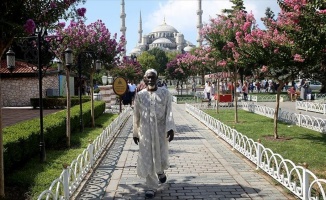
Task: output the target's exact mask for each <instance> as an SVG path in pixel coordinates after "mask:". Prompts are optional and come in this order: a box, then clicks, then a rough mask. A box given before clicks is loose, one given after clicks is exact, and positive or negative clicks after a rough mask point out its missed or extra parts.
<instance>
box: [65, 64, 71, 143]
mask: <svg viewBox="0 0 326 200" xmlns="http://www.w3.org/2000/svg"><path fill="white" fill-rule="evenodd" d="M69 85H70V69H67V70H66V91H67V119H66V143H67V147H68V148H70V107H71V102H70V87H69Z"/></svg>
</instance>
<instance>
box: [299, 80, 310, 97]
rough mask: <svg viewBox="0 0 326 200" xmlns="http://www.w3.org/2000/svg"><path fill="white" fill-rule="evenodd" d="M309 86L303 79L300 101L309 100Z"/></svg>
mask: <svg viewBox="0 0 326 200" xmlns="http://www.w3.org/2000/svg"><path fill="white" fill-rule="evenodd" d="M308 86H309V84H308V82H307V81H306V79H302V80H301V83H300V99H302V100H307V88H308Z"/></svg>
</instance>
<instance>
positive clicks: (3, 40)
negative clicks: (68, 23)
mask: <svg viewBox="0 0 326 200" xmlns="http://www.w3.org/2000/svg"><path fill="white" fill-rule="evenodd" d="M84 2H85V0H63V1H62V0H60V1H59V0H29V1H12V0H1V1H0V13H1V17H0V58H1V59H2V58H3V55H4V53H5V51H6V49H8V48H9V47H10V45H11V44H12V42H13V40H14V38H15V37H22V36H29V35H32V34H34V31H35V29H36V28H38V29H40V28H47V29H51V28H53V27H54V26H55V25H56V23H57V21H58V20H59V19H68V18H74V17H75V16H76V15H77V12H78V11H79V12H80V11H82V10H83V9H82V8H79V9H78V8H77V7H78V5H79V4H82V3H84ZM0 102H1V95H0ZM1 118H2V116H1V112H0V121H1ZM2 141H3V140H2V125H1V123H0V197H4V196H5V191H4V174H3V167H4V166H3V143H2Z"/></svg>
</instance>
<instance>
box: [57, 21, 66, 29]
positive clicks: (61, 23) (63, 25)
mask: <svg viewBox="0 0 326 200" xmlns="http://www.w3.org/2000/svg"><path fill="white" fill-rule="evenodd" d="M65 26H66V23H65V22H59V23H58V27H60V28H64V27H65Z"/></svg>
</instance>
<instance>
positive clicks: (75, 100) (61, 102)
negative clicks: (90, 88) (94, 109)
mask: <svg viewBox="0 0 326 200" xmlns="http://www.w3.org/2000/svg"><path fill="white" fill-rule="evenodd" d="M42 100H43V108H66V106H67V97H61V96H59V97H46V98H42ZM90 100H91V98H90V97H89V96H83V97H82V103H85V102H88V101H90ZM30 101H31V105H32V106H33V108H34V109H35V108H37V107H39V104H40V100H39V98H31V99H30ZM70 103H71V106H75V105H79V97H78V96H72V97H71V99H70Z"/></svg>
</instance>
